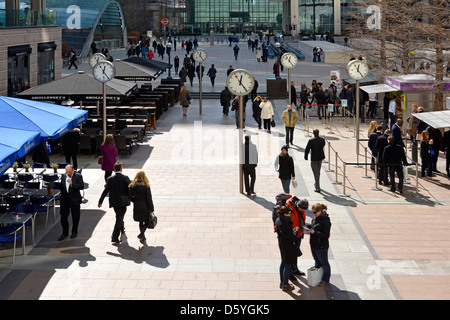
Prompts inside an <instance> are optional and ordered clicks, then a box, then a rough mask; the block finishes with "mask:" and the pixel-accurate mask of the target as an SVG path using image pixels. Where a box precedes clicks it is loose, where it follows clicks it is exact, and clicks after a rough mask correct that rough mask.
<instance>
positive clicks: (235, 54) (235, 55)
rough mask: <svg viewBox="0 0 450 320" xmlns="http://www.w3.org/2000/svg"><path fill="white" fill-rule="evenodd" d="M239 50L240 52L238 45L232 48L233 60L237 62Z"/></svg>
mask: <svg viewBox="0 0 450 320" xmlns="http://www.w3.org/2000/svg"><path fill="white" fill-rule="evenodd" d="M239 50H240V49H239V47H238V45H237V44H235V45H234V47H233V53H234V60H237V59H238V55H239Z"/></svg>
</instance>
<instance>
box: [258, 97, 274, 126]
mask: <svg viewBox="0 0 450 320" xmlns="http://www.w3.org/2000/svg"><path fill="white" fill-rule="evenodd" d="M259 107H260V108H261V119H262V120H263V122H264V129H266V130H267V132H268V133H270V132H271V131H270V122H271V120H272V119H273V116H274V112H273V107H272V103H271V102H270V101H269V100H268V99H267V97H266V98H264V101H263V102H261V103H260V104H259Z"/></svg>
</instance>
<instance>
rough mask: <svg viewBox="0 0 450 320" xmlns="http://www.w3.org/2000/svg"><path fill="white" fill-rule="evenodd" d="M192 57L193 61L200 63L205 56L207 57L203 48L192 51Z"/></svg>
mask: <svg viewBox="0 0 450 320" xmlns="http://www.w3.org/2000/svg"><path fill="white" fill-rule="evenodd" d="M192 57H193V58H194V60H195V61H197V62H198V63H201V62H203V61H205V60H206V58H208V53H207V52H206V51H205V50H203V49H197V50H195V51H194V52H193V53H192Z"/></svg>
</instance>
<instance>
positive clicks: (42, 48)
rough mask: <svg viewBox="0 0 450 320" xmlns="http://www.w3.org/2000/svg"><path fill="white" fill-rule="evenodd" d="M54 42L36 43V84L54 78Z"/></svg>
mask: <svg viewBox="0 0 450 320" xmlns="http://www.w3.org/2000/svg"><path fill="white" fill-rule="evenodd" d="M55 49H56V44H55V43H54V42H49V43H39V44H38V85H41V84H44V83H47V82H51V81H53V80H55Z"/></svg>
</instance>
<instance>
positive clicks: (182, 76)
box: [178, 66, 187, 85]
mask: <svg viewBox="0 0 450 320" xmlns="http://www.w3.org/2000/svg"><path fill="white" fill-rule="evenodd" d="M178 76H179V77H180V79H181V81H182V82H183V85H184V84H185V82H186V77H187V71H186V68H185V67H184V66H183V67H182V68H181V70H180V72H179V73H178Z"/></svg>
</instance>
